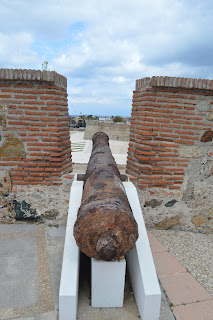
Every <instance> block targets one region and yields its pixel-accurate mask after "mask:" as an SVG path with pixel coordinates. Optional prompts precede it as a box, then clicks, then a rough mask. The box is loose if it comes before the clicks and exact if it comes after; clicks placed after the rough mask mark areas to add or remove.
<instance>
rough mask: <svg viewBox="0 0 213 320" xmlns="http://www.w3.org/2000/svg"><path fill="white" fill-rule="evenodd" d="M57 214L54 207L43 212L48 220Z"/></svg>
mask: <svg viewBox="0 0 213 320" xmlns="http://www.w3.org/2000/svg"><path fill="white" fill-rule="evenodd" d="M58 214H59V211H58V210H56V209H52V210H47V211H45V213H44V215H43V216H44V217H45V218H47V219H50V220H53V219H55V218H56V217H57V215H58Z"/></svg>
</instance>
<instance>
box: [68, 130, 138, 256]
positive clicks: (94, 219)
mask: <svg viewBox="0 0 213 320" xmlns="http://www.w3.org/2000/svg"><path fill="white" fill-rule="evenodd" d="M92 140H93V149H92V153H91V157H90V160H89V163H88V166H87V171H86V175H85V179H84V190H83V196H82V202H81V206H80V208H79V211H78V217H77V220H76V222H75V225H74V237H75V240H76V243H77V245H78V247H79V248H80V249H81V251H82V252H84V253H85V254H86V255H87V256H89V257H93V258H95V259H98V260H105V261H110V260H115V259H118V258H120V257H122V256H123V255H126V254H127V253H128V252H129V251H130V250H131V249H132V247H133V246H134V244H135V242H136V240H137V238H138V226H137V223H136V221H135V219H134V217H133V213H132V210H131V208H130V205H129V201H128V199H127V196H126V193H125V189H124V186H123V184H122V182H121V175H120V172H119V170H118V168H117V165H116V163H115V160H114V158H113V156H112V153H111V150H110V148H109V138H108V136H107V135H106V134H105V133H103V132H97V133H96V134H94V136H93V139H92Z"/></svg>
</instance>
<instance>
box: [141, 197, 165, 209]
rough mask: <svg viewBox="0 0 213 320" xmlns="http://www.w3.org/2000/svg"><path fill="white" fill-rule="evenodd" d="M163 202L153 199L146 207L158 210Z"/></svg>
mask: <svg viewBox="0 0 213 320" xmlns="http://www.w3.org/2000/svg"><path fill="white" fill-rule="evenodd" d="M162 202H163V201H162V200H160V201H158V200H156V199H152V200H150V201H146V202H145V204H144V207H152V208H156V207H158V206H160V205H161V203H162Z"/></svg>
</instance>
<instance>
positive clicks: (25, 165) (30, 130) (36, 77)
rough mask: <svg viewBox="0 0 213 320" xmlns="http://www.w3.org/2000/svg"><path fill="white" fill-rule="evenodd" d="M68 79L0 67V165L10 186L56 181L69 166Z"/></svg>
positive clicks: (54, 182) (40, 72) (53, 183)
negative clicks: (9, 177)
mask: <svg viewBox="0 0 213 320" xmlns="http://www.w3.org/2000/svg"><path fill="white" fill-rule="evenodd" d="M67 106H68V104H67V79H66V78H65V77H63V76H61V75H59V74H57V73H56V72H54V71H52V72H50V71H36V70H20V69H19V70H17V69H15V70H12V69H0V167H1V169H2V168H4V169H6V170H8V171H11V175H12V182H13V184H20V185H28V184H31V185H36V184H39V185H60V184H61V176H62V175H63V174H64V173H67V172H70V171H71V170H72V161H71V148H70V133H69V127H68V125H69V116H68V107H67Z"/></svg>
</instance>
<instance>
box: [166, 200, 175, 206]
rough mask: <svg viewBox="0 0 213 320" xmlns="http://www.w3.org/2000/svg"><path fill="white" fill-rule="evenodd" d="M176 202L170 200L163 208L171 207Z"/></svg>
mask: <svg viewBox="0 0 213 320" xmlns="http://www.w3.org/2000/svg"><path fill="white" fill-rule="evenodd" d="M176 202H177V200H175V199H174V200H171V201H169V202H167V203H166V204H165V207H173V206H174V204H175V203H176Z"/></svg>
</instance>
